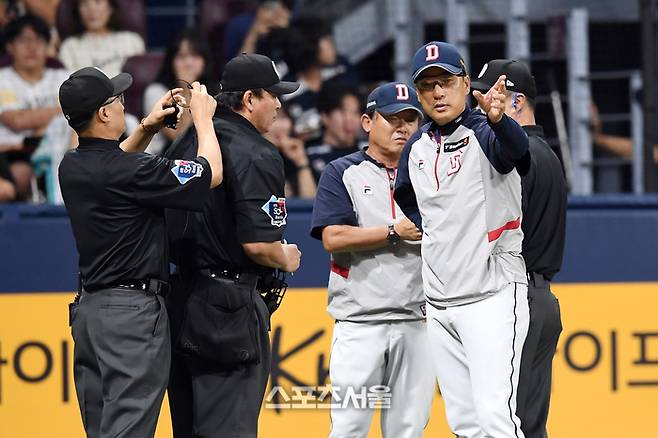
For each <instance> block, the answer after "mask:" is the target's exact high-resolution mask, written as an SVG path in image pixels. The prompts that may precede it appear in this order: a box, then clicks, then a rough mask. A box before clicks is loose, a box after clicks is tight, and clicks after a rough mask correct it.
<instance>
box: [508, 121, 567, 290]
mask: <svg viewBox="0 0 658 438" xmlns="http://www.w3.org/2000/svg"><path fill="white" fill-rule="evenodd" d="M523 129H524V130H525V132H526V134H528V141H529V143H530V144H529V151H530V166H529V168H528V169H527V174H525V175H522V177H521V190H522V209H523V221H522V223H521V228H522V230H523V258H524V259H525V263H526V269H527V270H528V272H536V273H538V274H543V275H544V277H546V278H547V279H548V280H550V279H552V278H553V276H554V275H555V274H556V273H557V272H558V271H559V270H560V267H561V266H562V255H563V252H564V233H565V225H566V213H567V184H566V181H565V179H564V174H563V172H562V165H561V164H560V160H559V159H558V157H557V156H556V155H555V153H554V152H553V151H552V150H551V147H550V146H549V145H548V143H546V140H544V130H543V129H542V127H541V126H536V125H533V126H524V127H523ZM520 173H522V174H523V172H520Z"/></svg>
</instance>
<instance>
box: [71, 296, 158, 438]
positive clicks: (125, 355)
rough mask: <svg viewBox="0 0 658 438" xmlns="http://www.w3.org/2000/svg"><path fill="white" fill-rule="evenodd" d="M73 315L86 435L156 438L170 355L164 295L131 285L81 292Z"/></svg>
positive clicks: (77, 380) (77, 381)
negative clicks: (143, 290)
mask: <svg viewBox="0 0 658 438" xmlns="http://www.w3.org/2000/svg"><path fill="white" fill-rule="evenodd" d="M70 316H71V333H72V335H73V340H74V341H75V347H74V378H75V390H76V393H77V396H78V403H79V404H80V412H81V413H82V422H83V424H84V427H85V431H86V432H87V437H88V438H137V437H139V438H148V437H153V435H154V434H155V427H156V424H157V421H158V415H159V414H160V407H161V406H162V399H163V397H164V393H165V389H166V387H167V380H168V377H169V364H170V360H171V343H170V341H169V322H168V318H167V312H166V309H165V306H164V301H163V299H162V297H160V296H158V295H153V294H147V293H145V292H141V291H138V290H127V289H104V290H99V291H95V292H93V293H87V292H82V294H81V297H80V301H79V303H78V304H77V305H76V304H74V305H73V306H72V308H71V315H70Z"/></svg>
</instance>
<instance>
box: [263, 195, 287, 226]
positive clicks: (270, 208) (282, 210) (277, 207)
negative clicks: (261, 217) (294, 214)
mask: <svg viewBox="0 0 658 438" xmlns="http://www.w3.org/2000/svg"><path fill="white" fill-rule="evenodd" d="M261 209H262V210H263V211H264V212H265V214H267V215H268V216H269V217H270V223H271V224H272V225H274V226H275V227H280V226H281V225H285V224H286V218H287V217H288V211H287V210H286V198H277V197H276V196H274V195H272V196H271V197H270V200H269V201H267V202H266V203H265V204H263V206H262V207H261Z"/></svg>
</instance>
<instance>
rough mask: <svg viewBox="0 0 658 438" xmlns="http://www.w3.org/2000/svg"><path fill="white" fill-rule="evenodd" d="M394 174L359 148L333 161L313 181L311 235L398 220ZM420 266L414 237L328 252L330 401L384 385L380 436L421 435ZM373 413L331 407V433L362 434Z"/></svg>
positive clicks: (425, 389)
mask: <svg viewBox="0 0 658 438" xmlns="http://www.w3.org/2000/svg"><path fill="white" fill-rule="evenodd" d="M396 173H397V169H390V168H389V169H387V168H386V167H384V166H383V165H381V164H379V163H377V162H376V161H374V160H373V159H372V158H371V157H370V156H369V155H368V154H367V152H366V151H359V152H355V153H353V154H351V155H348V156H346V157H343V158H340V159H338V160H335V161H332V162H331V163H330V164H329V165H328V166H327V168H326V169H325V171H324V172H323V174H322V178H321V179H320V183H319V185H318V192H317V195H316V199H315V205H314V208H313V223H312V227H313V228H312V232H311V234H312V235H313V236H314V237H316V238H321V236H322V229H323V228H324V227H325V226H329V225H352V226H358V227H374V226H382V225H388V224H393V223H396V222H399V221H400V220H402V219H403V218H404V215H403V214H402V211H401V210H400V208H399V207H398V206H397V204H396V203H395V201H394V199H393V187H394V181H395V176H396ZM421 266H422V265H421V259H420V244H419V242H415V243H409V242H404V241H400V243H399V244H398V245H397V246H395V247H393V248H391V247H385V248H381V249H376V250H372V251H354V252H341V253H336V254H332V261H331V273H330V277H329V306H328V310H329V313H330V314H331V315H332V316H333V317H334V319H336V324H335V326H334V334H333V342H332V351H331V360H330V364H329V370H330V378H331V384H332V387H333V388H335V389H336V390H335V392H334V395H335V400H334V404H335V405H342V404H344V403H343V401H344V400H345V398H346V396H348V393H349V391H352V393H354V392H356V393H359V392H360V391H361V390H362V388H368V391H370V389H371V388H372V387H376V386H378V385H383V386H388V387H389V388H390V394H391V398H390V407H387V408H383V409H382V411H381V412H382V415H381V420H382V431H383V434H384V437H390V438H412V437H417V438H420V437H422V433H423V429H424V428H425V426H426V424H427V422H428V419H429V413H430V409H431V405H432V399H433V397H434V393H435V383H434V375H433V373H432V370H431V367H430V366H429V364H430V362H431V357H430V354H429V345H428V343H427V330H426V322H425V297H424V293H423V288H422V280H421ZM350 388H351V389H350ZM372 414H373V409H371V408H367V409H361V408H355V407H354V405H353V404H349V407H347V408H345V407H343V406H339V407H336V408H332V410H331V421H332V429H331V435H330V437H332V438H346V437H364V438H365V437H367V436H368V431H369V429H370V423H371V422H372Z"/></svg>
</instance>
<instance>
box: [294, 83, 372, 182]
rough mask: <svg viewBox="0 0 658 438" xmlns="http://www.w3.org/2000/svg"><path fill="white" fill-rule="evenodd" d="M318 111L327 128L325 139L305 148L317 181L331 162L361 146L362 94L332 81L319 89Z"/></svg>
mask: <svg viewBox="0 0 658 438" xmlns="http://www.w3.org/2000/svg"><path fill="white" fill-rule="evenodd" d="M318 110H319V112H320V118H321V120H322V126H323V128H324V134H323V136H322V141H321V142H320V143H319V144H311V145H309V146H308V148H307V150H306V153H307V154H308V159H309V161H310V163H311V168H312V169H313V173H314V175H315V179H316V181H317V180H319V179H320V175H321V174H322V171H323V170H324V168H325V167H326V166H327V164H329V163H330V162H331V161H333V160H335V159H337V158H340V157H342V156H345V155H349V154H351V153H353V152H356V151H358V150H359V149H360V148H359V145H358V141H357V138H358V135H359V131H360V129H361V128H360V127H361V114H362V113H363V111H362V104H361V96H360V95H359V93H358V91H356V90H355V89H354V88H352V87H350V86H348V85H345V84H341V83H337V82H334V83H329V84H327V86H325V87H322V91H320V95H319V97H318Z"/></svg>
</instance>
